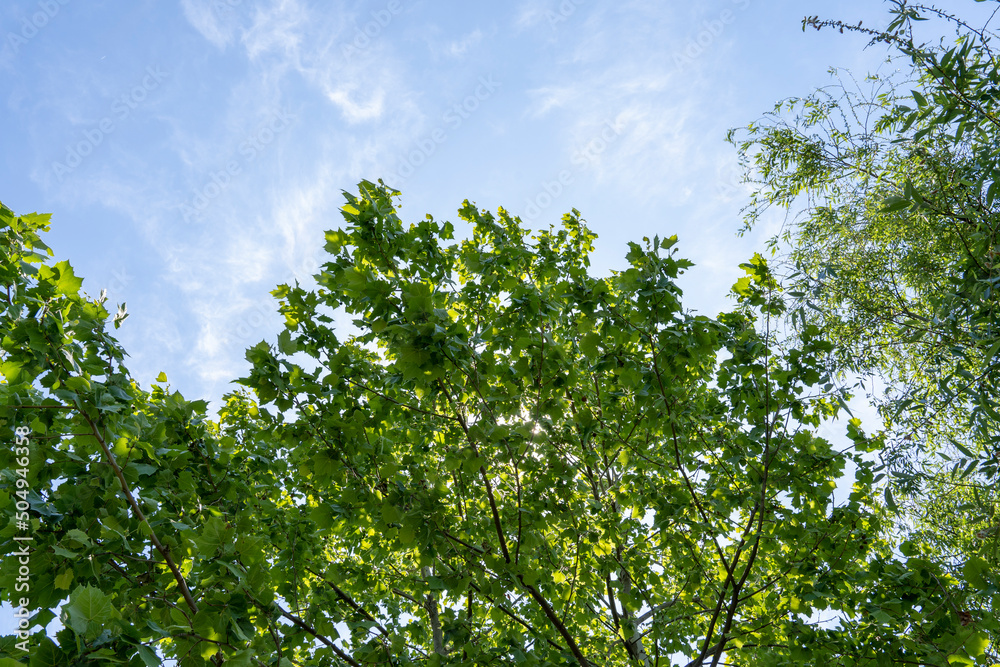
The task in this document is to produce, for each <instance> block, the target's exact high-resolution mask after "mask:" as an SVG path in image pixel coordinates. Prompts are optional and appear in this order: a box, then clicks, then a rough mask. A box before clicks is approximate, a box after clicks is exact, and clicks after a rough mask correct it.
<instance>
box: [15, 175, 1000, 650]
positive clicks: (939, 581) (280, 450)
mask: <svg viewBox="0 0 1000 667" xmlns="http://www.w3.org/2000/svg"><path fill="white" fill-rule="evenodd" d="M397 194H398V193H395V192H393V191H391V190H389V189H387V188H385V187H384V186H382V185H376V184H372V183H368V182H364V183H362V184H361V186H360V192H359V193H358V194H357V195H347V204H346V205H345V206H344V208H343V214H344V218H345V220H346V222H347V225H346V227H345V228H343V229H338V230H334V231H330V232H327V234H326V249H327V251H328V252H329V253H330V259H329V261H328V262H327V263H326V264H325V265H324V266H323V267H322V270H321V272H320V273H319V274H318V275H317V276H316V279H317V284H318V287H317V288H316V289H312V290H309V289H305V288H304V287H302V286H299V285H292V286H281V287H279V288H278V289H277V290H276V291H275V295H276V296H277V297H278V299H279V301H280V309H281V312H282V313H283V314H284V316H285V322H286V328H285V330H284V331H283V332H282V333H281V334H280V335H279V336H278V337H277V341H276V343H275V344H273V345H271V344H267V343H263V342H262V343H260V344H258V345H256V346H254V347H253V348H251V349H250V350H248V352H247V358H248V360H249V361H250V362H251V364H252V369H251V372H250V373H249V374H248V377H246V378H244V379H243V380H242V382H243V383H244V384H245V385H246V386H247V387H249V388H251V389H252V390H253V392H254V394H255V395H256V397H257V400H254V399H253V398H251V397H250V396H249V395H247V394H244V393H236V394H231V395H229V396H227V397H226V401H225V405H224V407H223V408H222V409H221V410H220V413H219V415H218V418H217V419H210V418H209V417H207V416H206V414H205V411H206V404H205V403H204V402H198V401H196V402H189V401H186V400H185V399H183V398H182V397H181V396H180V395H179V394H177V393H175V392H174V393H171V392H170V391H169V389H168V388H167V387H166V386H165V382H166V377H165V376H162V375H161V377H160V378H159V379H158V384H156V385H154V386H153V387H152V388H151V389H150V390H145V389H143V388H141V387H140V386H139V385H138V384H137V383H136V382H135V381H134V380H133V379H132V378H131V377H130V376H129V374H128V372H127V370H126V369H125V367H124V365H123V360H124V357H125V354H124V351H123V350H122V349H121V347H120V345H119V344H118V343H117V342H116V341H115V339H114V338H113V337H112V336H111V335H110V332H109V331H108V323H109V322H110V323H111V324H113V325H115V326H117V325H118V324H119V323H120V322H121V320H122V319H123V318H124V317H125V311H124V306H122V307H120V308H119V309H118V311H117V314H115V315H112V314H111V313H110V311H109V310H108V309H107V308H106V307H105V302H104V299H103V297H101V298H98V299H96V300H95V299H91V298H89V297H87V296H86V295H85V294H83V293H81V292H80V289H81V286H82V284H81V280H80V279H79V278H77V277H75V275H74V274H73V271H72V268H71V267H70V265H69V264H68V263H66V262H58V263H55V264H51V263H50V261H49V259H48V257H47V255H48V252H47V248H46V247H45V246H44V244H43V243H42V242H41V240H40V238H39V232H41V231H43V230H44V229H46V226H47V218H46V217H45V216H38V215H28V216H21V217H17V216H15V215H14V214H13V213H12V212H10V211H9V210H8V209H6V208H0V212H2V220H0V223H2V227H0V234H2V236H0V238H2V239H3V241H2V245H0V247H2V248H3V253H4V254H3V262H2V269H0V270H2V271H3V280H4V285H5V288H6V290H5V298H4V299H3V310H2V313H0V333H2V335H3V337H2V339H0V347H2V350H3V352H2V362H3V364H2V367H0V370H2V372H3V376H4V378H5V381H4V382H3V383H2V384H0V428H2V430H3V432H4V437H5V438H6V440H7V442H9V443H13V444H16V445H17V446H11V447H10V448H4V449H3V450H0V452H2V453H0V463H2V467H0V511H2V512H3V515H4V516H5V517H9V518H8V521H7V522H6V523H5V525H4V526H3V527H2V528H0V552H2V553H3V554H5V559H4V563H5V564H6V563H10V562H13V559H14V557H15V556H17V555H18V554H19V553H21V552H20V551H19V550H21V549H22V546H21V545H22V544H23V542H18V541H17V540H16V539H15V538H16V537H19V536H21V537H23V536H30V537H31V538H32V539H31V542H30V545H29V547H28V548H27V549H26V551H27V556H26V558H27V559H28V560H29V561H30V566H29V567H30V572H31V576H30V590H28V591H26V592H23V593H22V592H18V591H17V583H18V582H17V576H18V574H17V571H16V570H15V569H13V568H10V567H5V569H3V571H2V572H0V594H2V596H3V600H5V601H7V602H11V603H13V604H14V605H15V606H16V605H19V604H24V605H27V606H28V607H29V608H30V609H32V610H35V611H36V612H37V613H36V614H35V615H34V616H33V618H32V621H31V625H32V632H33V634H32V636H31V637H30V639H29V640H28V641H29V643H30V646H31V648H32V657H31V664H47V665H57V664H78V665H84V664H96V663H107V662H117V663H127V664H129V665H143V664H145V665H153V664H158V663H159V662H161V661H162V660H164V659H173V660H176V661H178V662H179V664H182V665H202V664H205V663H211V664H223V663H230V664H233V665H251V664H253V665H262V664H266V665H281V666H284V665H299V664H310V665H352V666H354V667H358V666H360V665H378V664H380V665H408V664H422V665H424V664H425V665H445V664H450V665H486V664H510V663H517V664H525V665H558V664H578V665H625V664H635V665H659V664H666V663H667V662H677V661H680V660H683V663H682V664H688V665H692V666H693V665H706V664H712V665H718V664H722V663H723V662H725V663H737V664H746V665H798V664H803V663H806V662H808V663H813V662H815V663H820V662H824V663H829V662H835V663H837V664H843V665H861V664H870V663H877V664H883V663H885V662H892V663H895V662H899V663H904V662H905V663H915V662H920V663H922V664H934V665H947V664H972V662H973V661H974V660H976V659H977V658H983V659H985V657H986V656H984V651H985V649H986V646H987V641H986V640H985V639H984V635H983V630H984V629H995V628H994V627H993V625H995V622H992V621H987V620H986V619H982V620H979V619H977V620H976V621H975V622H971V621H970V620H969V618H968V612H966V611H965V609H966V607H965V604H966V600H967V598H968V593H967V592H966V591H965V590H963V589H962V588H961V587H958V586H957V585H956V584H957V580H956V579H955V578H954V577H953V576H952V575H951V574H949V573H948V572H947V571H945V570H944V569H943V568H942V567H941V566H940V565H939V564H938V563H937V562H935V560H934V559H933V558H931V557H928V556H929V555H930V554H928V553H925V547H926V545H923V544H918V543H914V544H911V545H908V546H906V547H905V548H904V549H903V556H902V557H899V554H898V553H897V552H894V550H893V549H892V548H891V545H890V543H889V542H888V541H887V539H886V538H887V534H886V531H885V529H884V526H886V525H887V523H886V521H885V514H884V509H883V508H882V507H881V506H880V503H879V502H878V500H877V499H878V493H877V485H878V477H877V476H876V471H875V463H874V462H873V461H872V458H871V456H870V454H867V453H869V452H873V451H876V450H878V449H879V447H880V446H881V443H880V441H879V440H878V439H877V438H874V439H873V438H868V437H866V436H865V435H864V434H863V433H862V432H861V430H860V428H859V424H858V422H857V421H856V420H853V421H852V422H851V424H850V426H849V428H848V436H849V438H850V441H851V443H852V444H851V446H850V447H848V448H847V449H846V450H845V451H838V450H837V449H835V448H833V447H832V446H831V444H830V443H829V442H828V441H826V440H824V439H823V438H821V437H818V436H817V435H816V434H815V432H814V429H815V428H816V427H817V426H819V425H820V424H821V422H822V421H823V420H825V419H828V418H831V417H834V416H835V415H836V414H837V413H838V412H839V410H840V408H841V406H842V405H843V401H844V399H845V398H846V396H845V395H844V394H843V393H842V392H840V391H839V390H837V389H835V388H834V387H833V384H832V381H831V378H830V376H829V373H828V371H827V369H828V368H829V367H830V360H829V357H830V354H831V352H832V345H831V343H830V342H829V341H828V340H827V339H826V338H825V335H824V332H823V331H822V330H821V329H819V328H818V327H815V326H806V327H804V328H803V332H802V333H803V335H802V336H801V338H800V340H799V343H798V344H797V345H796V346H779V345H777V344H776V342H777V341H776V340H775V336H774V334H773V325H774V324H775V323H776V322H777V321H778V320H779V319H780V318H781V317H782V316H783V313H784V308H785V305H784V296H783V294H782V292H781V289H780V287H779V286H778V284H777V283H776V281H775V279H774V278H773V277H772V276H771V274H770V271H769V269H768V267H767V265H766V263H765V262H764V261H763V259H762V258H760V257H759V256H758V257H755V258H754V259H753V260H752V261H751V262H749V263H747V264H745V265H744V268H745V269H746V272H747V276H746V277H745V278H743V279H741V280H740V281H739V282H738V283H737V284H736V286H735V287H734V296H736V297H737V298H738V300H739V307H738V308H737V309H736V310H734V311H733V312H730V313H725V314H722V315H720V316H719V317H718V318H716V319H711V318H708V317H704V316H700V315H692V314H689V313H686V312H685V311H684V310H683V309H682V306H681V301H680V297H681V293H680V290H679V289H678V288H677V286H676V283H675V279H676V277H677V276H678V274H679V273H680V272H681V271H682V270H684V269H685V268H686V267H687V266H689V264H688V263H687V262H686V261H684V260H682V259H679V258H678V257H677V256H676V254H675V250H674V249H673V244H674V241H675V239H674V238H669V239H666V240H661V239H659V238H654V239H653V240H652V241H649V240H645V242H644V244H641V245H640V244H635V243H633V244H630V245H629V251H628V254H627V258H626V259H627V263H628V264H627V268H626V269H624V270H622V271H619V272H614V273H612V274H611V275H610V276H608V277H605V278H595V277H592V276H591V275H590V274H589V271H588V265H589V260H588V253H589V252H590V250H591V246H592V243H593V240H594V238H595V237H594V235H593V233H592V232H590V231H589V230H588V229H587V227H586V226H585V224H584V223H583V221H582V220H581V219H580V217H579V214H578V213H577V212H576V211H573V212H572V213H570V214H568V215H566V216H565V217H564V218H563V222H562V226H561V227H560V228H559V229H552V230H548V231H542V232H538V233H536V234H535V235H534V236H529V234H528V233H527V232H526V231H525V230H524V229H523V228H522V227H521V226H520V223H519V221H518V220H517V219H516V218H513V217H511V216H510V215H509V214H508V213H507V212H506V211H504V210H502V209H501V210H500V211H499V212H498V214H497V215H493V214H491V213H489V212H486V211H480V210H477V209H476V208H475V207H474V206H472V205H471V204H469V203H468V202H466V203H465V204H464V205H463V206H462V208H461V209H460V211H459V215H460V217H461V218H462V219H463V220H464V221H465V222H467V223H469V224H470V225H471V227H472V231H471V237H470V238H469V239H468V240H465V241H461V242H455V243H449V241H450V240H451V237H452V234H453V228H452V225H451V224H450V223H439V222H437V221H434V220H432V219H430V218H429V217H428V218H427V219H426V220H424V221H421V222H419V223H416V224H411V225H404V224H403V222H402V221H401V220H400V219H399V218H398V216H397V214H396V210H395V207H394V201H393V198H394V197H395V196H396V195H397ZM345 313H346V314H348V315H350V316H353V318H354V324H355V326H356V328H357V331H356V333H354V334H351V335H347V336H346V337H344V338H343V340H341V337H343V336H344V333H343V332H340V331H335V328H334V326H333V324H334V321H335V320H336V318H338V317H339V316H340V314H345ZM258 401H259V403H258ZM25 441H26V442H25ZM18 447H22V449H18ZM25 455H26V456H25ZM25 458H27V459H28V460H27V461H24V459H25ZM848 471H851V472H852V473H853V476H854V479H855V481H854V485H853V489H851V490H850V491H849V492H846V491H845V495H846V497H845V498H842V499H840V500H839V501H837V502H834V491H835V488H836V486H837V480H838V479H841V477H842V476H843V475H844V474H845V473H847V472H848ZM25 505H27V507H25ZM19 513H21V514H27V515H28V522H29V525H28V526H27V527H26V526H25V525H23V524H22V523H19V522H21V521H23V520H24V519H23V518H22V517H21V514H19ZM969 567H970V568H971V570H970V572H971V573H972V574H975V575H976V576H979V577H980V578H981V579H982V580H983V582H984V585H985V584H986V580H987V579H989V581H990V582H992V579H990V577H992V574H991V572H990V571H989V570H988V569H983V568H978V569H977V566H976V564H975V563H973V564H972V565H970V566H969ZM973 570H974V572H973ZM990 585H992V584H990ZM22 596H24V597H25V598H26V600H27V601H26V602H23V603H22V602H21V601H20V599H21V597H22ZM48 610H55V611H48ZM54 613H58V614H59V617H60V620H61V621H62V626H63V627H62V629H61V630H58V631H57V632H55V634H54V636H53V637H51V638H48V637H47V636H46V634H45V631H44V627H45V625H46V624H47V623H48V622H49V621H50V620H51V619H52V618H53V614H54ZM823 619H826V620H825V621H824V620H823ZM991 623H993V625H991ZM19 641H23V640H22V639H21V638H18V637H10V638H6V639H5V640H4V641H3V642H2V643H0V659H3V658H4V656H6V657H7V658H8V659H13V658H16V659H22V658H24V656H25V654H24V652H23V651H21V649H20V647H19V646H18V642H19Z"/></svg>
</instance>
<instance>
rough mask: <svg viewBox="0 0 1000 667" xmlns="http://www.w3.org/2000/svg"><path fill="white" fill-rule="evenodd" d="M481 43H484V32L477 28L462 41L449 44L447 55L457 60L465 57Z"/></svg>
mask: <svg viewBox="0 0 1000 667" xmlns="http://www.w3.org/2000/svg"><path fill="white" fill-rule="evenodd" d="M481 41H483V32H482V31H481V30H480V29H479V28H476V29H475V30H473V31H472V32H470V33H469V34H468V35H465V36H464V37H462V38H461V39H459V40H456V41H454V42H451V43H450V44H448V50H447V53H448V55H450V56H454V57H456V58H457V57H460V56H464V55H465V54H466V53H467V52H468V50H469V49H471V48H472V47H474V46H475V45H476V44H479V42H481Z"/></svg>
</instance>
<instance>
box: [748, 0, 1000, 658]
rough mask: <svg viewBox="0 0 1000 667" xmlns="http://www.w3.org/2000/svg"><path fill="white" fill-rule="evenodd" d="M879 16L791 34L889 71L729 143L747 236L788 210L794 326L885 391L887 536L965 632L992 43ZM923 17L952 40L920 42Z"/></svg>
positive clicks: (993, 275) (988, 517)
mask: <svg viewBox="0 0 1000 667" xmlns="http://www.w3.org/2000/svg"><path fill="white" fill-rule="evenodd" d="M893 5H894V8H893V14H894V16H893V19H892V21H891V22H890V23H889V25H888V27H887V28H886V30H884V31H877V30H873V29H869V28H864V27H863V26H862V25H861V24H860V23H858V24H850V23H845V22H842V21H829V20H820V19H819V18H818V17H807V18H806V19H805V20H804V22H803V29H805V28H807V27H814V28H816V29H817V30H819V29H822V28H831V27H832V28H837V29H839V30H840V31H841V32H843V31H845V30H847V31H851V32H855V33H864V34H867V35H868V36H870V37H871V38H872V43H873V44H886V45H888V47H889V48H890V50H891V52H894V54H895V56H896V57H895V59H894V60H893V61H892V62H893V63H895V64H897V65H902V66H903V72H902V74H898V73H893V74H890V75H888V76H883V75H878V76H870V77H868V78H867V79H866V82H868V83H869V84H870V86H867V87H863V86H861V85H857V84H851V85H850V86H846V85H844V84H843V83H837V84H835V85H834V86H831V87H830V88H828V89H824V90H820V91H817V92H816V93H814V94H812V95H810V96H807V97H805V98H801V99H793V100H789V101H788V102H787V103H785V104H783V105H780V106H779V108H778V109H776V111H775V113H773V114H770V115H768V116H766V117H765V118H763V119H762V120H761V121H760V122H758V123H754V124H753V125H751V126H750V127H749V128H747V130H746V131H745V133H744V134H742V135H738V134H735V133H734V134H733V135H732V140H733V141H734V143H736V144H737V146H738V148H739V150H740V154H741V157H742V159H743V161H744V164H745V166H746V167H747V173H748V178H749V180H750V181H752V182H753V183H754V184H755V186H756V192H755V195H754V198H753V200H752V202H751V205H750V206H749V209H748V217H747V225H748V226H753V225H754V224H756V222H757V220H758V219H759V217H760V216H761V215H762V214H764V211H765V210H766V209H767V208H768V207H770V206H773V205H777V206H781V207H786V208H789V209H791V210H794V211H796V216H795V217H794V218H793V219H792V220H791V222H790V223H789V224H788V225H787V226H786V228H785V230H784V232H783V234H782V237H781V238H780V239H776V240H775V248H776V249H779V248H780V249H781V250H782V251H783V253H784V257H785V258H786V260H787V262H786V266H787V267H788V268H789V275H788V278H787V280H785V283H786V285H788V287H789V288H790V293H792V294H794V295H796V296H797V297H798V299H799V303H798V304H797V305H796V306H795V307H793V308H792V312H793V313H794V317H793V318H792V319H793V322H794V323H796V324H797V325H798V326H820V327H822V328H823V329H824V331H826V332H828V335H829V336H830V339H831V341H832V342H833V343H834V344H835V346H836V350H837V357H838V363H839V365H840V368H841V369H843V370H844V371H845V372H848V373H854V374H857V375H858V376H860V377H861V378H862V379H863V381H865V382H869V383H870V384H869V386H876V387H878V386H882V387H884V391H881V390H880V391H873V392H872V394H871V396H872V398H873V399H874V400H875V401H876V402H877V404H878V405H879V407H880V410H881V413H882V416H883V418H884V420H885V429H886V434H887V440H888V442H889V447H888V449H887V450H886V451H885V452H884V454H883V456H884V458H885V461H886V463H887V465H888V466H889V468H890V470H891V471H892V472H893V473H894V475H893V476H892V478H891V481H892V484H891V485H889V486H887V487H886V494H887V495H886V500H887V502H888V503H889V504H890V506H891V507H892V508H893V509H894V510H896V509H898V510H899V512H900V513H899V515H898V517H897V530H896V532H897V534H898V535H899V536H900V537H899V539H900V540H901V541H902V540H904V539H908V540H909V542H907V544H908V545H911V547H912V548H915V549H920V550H922V551H923V552H924V553H925V554H929V555H931V556H932V557H933V558H934V560H935V561H936V562H938V563H940V564H941V565H942V567H944V568H945V569H946V570H947V571H948V572H950V573H951V575H952V576H954V577H955V578H956V579H957V580H961V581H962V582H963V585H964V586H966V587H967V588H968V589H969V590H971V591H974V593H975V594H974V595H973V596H972V599H971V600H970V609H969V610H966V613H967V614H968V616H967V617H966V618H968V619H973V618H974V619H977V620H982V621H984V622H985V621H987V620H989V619H992V618H994V617H995V614H996V610H997V608H998V604H1000V601H998V600H997V599H996V597H995V586H996V582H997V581H998V580H1000V561H998V560H997V549H996V544H997V534H998V531H997V523H996V511H997V507H998V505H997V496H996V492H995V489H996V483H997V480H998V473H1000V458H998V452H1000V448H998V446H1000V393H998V388H1000V357H998V356H997V352H998V350H1000V327H998V323H1000V321H998V313H997V305H998V300H997V295H996V293H995V289H996V285H997V282H998V281H1000V263H998V262H997V253H998V245H997V244H998V237H997V234H998V231H1000V226H998V220H1000V217H998V208H997V205H998V201H997V194H998V193H1000V183H998V181H997V175H998V171H997V167H996V164H997V157H998V154H1000V153H998V150H1000V149H998V146H1000V113H998V112H1000V107H998V98H997V95H996V93H997V90H998V84H1000V73H998V69H997V58H996V56H995V54H994V52H993V50H992V41H993V38H994V36H995V35H994V34H993V33H991V32H990V31H988V30H987V28H986V27H976V26H974V25H971V24H970V23H969V22H968V21H966V20H963V19H962V18H960V17H958V16H955V15H951V14H948V13H945V12H943V11H941V10H939V9H936V8H933V7H928V6H923V5H919V4H912V3H909V2H906V1H904V0H897V1H895V2H893ZM930 19H938V20H941V21H944V22H945V23H946V24H948V25H950V26H951V27H953V28H954V29H955V30H956V33H957V39H956V40H955V41H954V42H953V43H950V44H949V43H946V42H944V41H942V42H941V43H940V44H937V45H935V44H927V43H920V42H919V41H918V39H917V38H916V37H915V33H916V31H917V29H918V27H921V26H919V22H923V21H928V20H930ZM986 25H988V21H987V22H986ZM923 27H925V26H923ZM911 88H912V89H911ZM893 490H895V491H896V495H895V497H894V496H893V495H892V491H893ZM897 500H898V501H899V502H898V504H899V507H898V508H897ZM970 622H971V621H970ZM987 626H989V632H990V637H991V640H992V641H993V642H994V643H995V642H997V641H1000V635H998V634H997V628H996V627H995V624H993V623H992V621H989V622H988V623H984V626H983V627H984V628H985V627H987Z"/></svg>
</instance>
